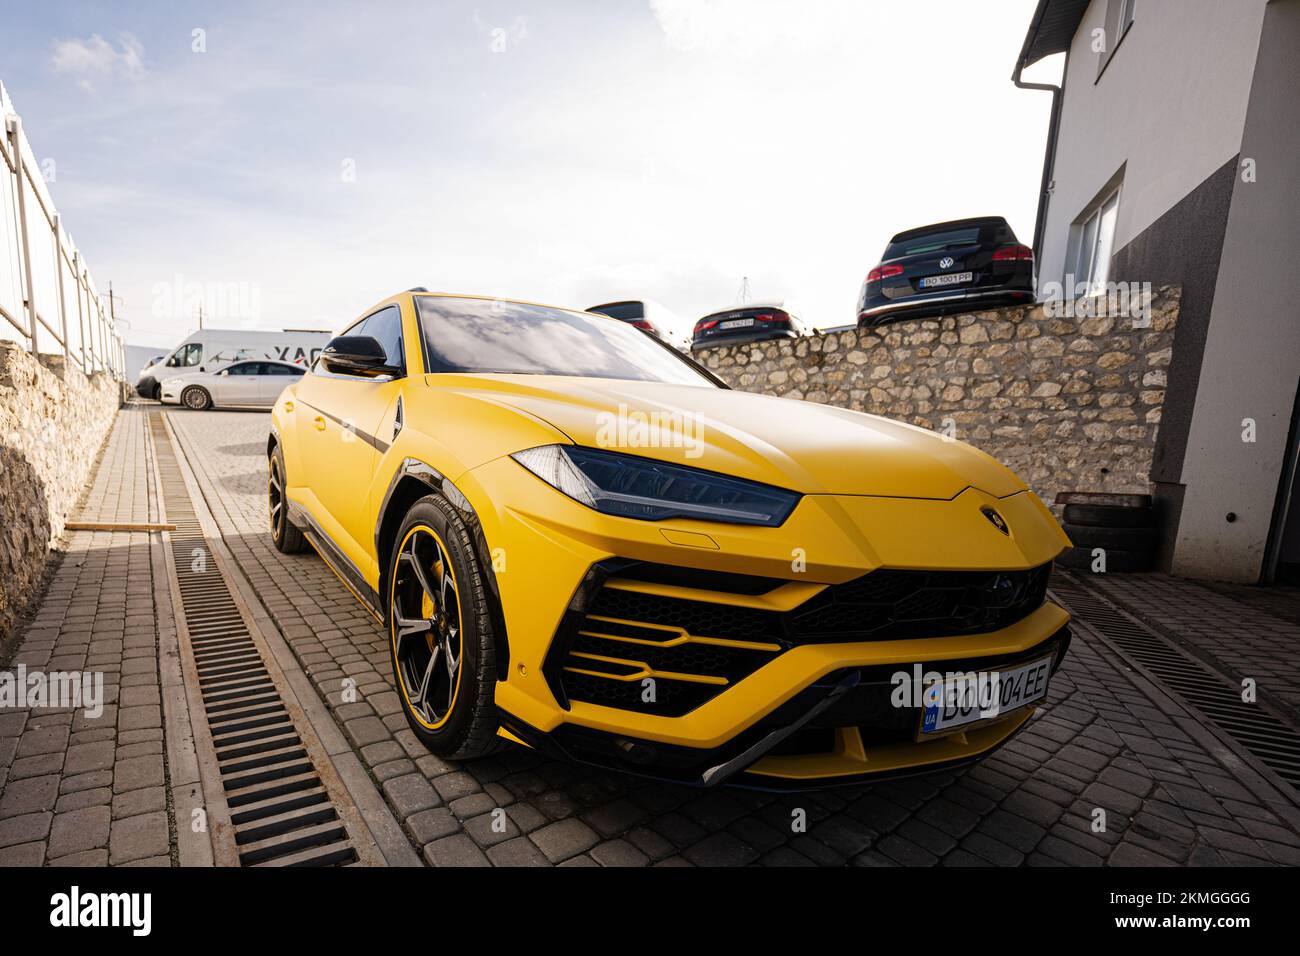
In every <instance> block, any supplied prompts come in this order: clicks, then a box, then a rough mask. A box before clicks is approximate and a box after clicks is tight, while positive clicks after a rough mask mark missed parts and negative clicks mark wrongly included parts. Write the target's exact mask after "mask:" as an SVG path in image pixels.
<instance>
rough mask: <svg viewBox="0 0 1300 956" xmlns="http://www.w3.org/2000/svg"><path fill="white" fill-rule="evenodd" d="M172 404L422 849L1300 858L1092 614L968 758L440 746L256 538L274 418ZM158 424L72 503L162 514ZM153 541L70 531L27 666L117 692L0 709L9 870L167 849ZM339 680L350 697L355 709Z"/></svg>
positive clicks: (114, 455) (314, 575) (232, 530)
mask: <svg viewBox="0 0 1300 956" xmlns="http://www.w3.org/2000/svg"><path fill="white" fill-rule="evenodd" d="M168 414H169V415H170V418H171V421H172V423H173V425H174V426H175V428H176V431H177V433H178V435H179V437H180V439H181V441H182V446H183V448H184V449H185V451H186V453H187V457H188V458H189V460H190V463H191V465H192V466H193V467H194V469H195V472H196V474H197V475H198V478H199V481H200V484H201V485H202V486H203V490H204V495H205V498H206V499H207V503H208V506H209V507H210V508H211V509H212V511H213V514H214V516H215V518H216V520H217V522H218V524H219V526H220V527H221V529H222V534H223V536H224V537H225V541H226V545H227V546H228V547H229V549H230V551H231V553H232V554H233V556H234V558H235V559H236V561H237V563H238V565H239V566H240V569H241V570H242V572H243V573H244V574H245V575H246V576H247V578H248V579H249V581H250V582H251V583H252V585H253V587H254V588H255V590H256V591H257V592H258V594H259V596H260V599H261V600H262V602H263V604H264V606H265V608H266V609H267V612H268V613H269V614H270V616H271V618H272V619H273V620H274V622H275V624H276V626H277V627H278V628H279V630H280V631H281V633H282V634H283V635H284V637H285V638H286V640H287V642H288V643H289V645H290V647H291V648H292V650H293V653H294V654H295V655H296V656H297V657H298V659H299V662H300V663H301V665H302V667H303V669H304V670H305V671H306V673H307V674H308V675H309V676H310V678H311V680H312V682H313V684H314V686H315V687H316V689H317V691H318V693H319V694H320V696H321V698H322V699H323V700H324V701H325V702H326V704H327V706H328V708H329V709H330V711H331V712H332V714H333V716H334V718H335V719H336V720H337V722H338V724H339V726H340V727H341V728H342V729H343V732H344V733H345V735H346V736H347V738H348V739H349V740H350V741H351V742H352V744H353V745H354V747H355V748H356V751H357V753H358V754H359V755H360V757H361V760H362V762H363V764H364V765H365V767H366V768H367V769H368V771H369V773H370V774H371V775H372V776H373V778H374V780H375V781H376V782H377V784H378V785H379V787H380V789H381V792H382V793H383V795H384V797H385V799H386V800H387V801H388V803H389V805H390V807H391V809H392V810H393V812H394V814H395V815H396V817H397V818H398V820H400V821H401V824H402V826H403V828H404V830H405V832H406V834H407V836H408V837H409V838H410V840H411V841H412V844H413V845H414V846H415V847H416V848H417V850H419V851H420V852H421V853H422V854H423V857H424V859H425V860H426V861H427V862H428V863H430V864H434V865H455V864H474V865H484V864H496V865H511V864H530V865H531V864H536V865H548V864H559V865H565V866H592V865H649V864H658V865H690V864H698V865H718V864H751V863H761V864H771V865H781V864H789V865H814V864H831V865H838V864H845V863H852V864H858V865H869V866H872V865H895V864H920V865H933V864H943V865H990V864H993V865H1018V864H1029V865H1099V864H1103V863H1104V864H1110V865H1141V864H1172V865H1178V864H1247V865H1249V864H1260V865H1269V864H1279V863H1282V864H1297V863H1300V811H1297V809H1296V806H1295V804H1294V803H1293V802H1291V800H1290V798H1288V797H1285V796H1283V795H1281V794H1279V793H1278V792H1277V791H1276V790H1274V789H1273V788H1272V787H1271V786H1270V785H1269V784H1268V783H1267V782H1266V781H1263V780H1262V779H1261V778H1259V777H1258V775H1256V774H1254V773H1253V772H1252V771H1251V770H1250V768H1249V766H1247V765H1244V764H1243V763H1242V762H1241V761H1240V760H1239V759H1238V758H1237V757H1236V756H1235V755H1234V754H1232V753H1231V752H1229V751H1227V750H1225V749H1224V748H1223V747H1222V746H1221V745H1219V744H1218V743H1217V742H1216V741H1215V740H1214V739H1213V738H1211V737H1209V736H1208V735H1207V734H1206V733H1204V731H1203V729H1202V728H1201V726H1200V725H1199V724H1197V723H1196V722H1195V721H1194V720H1192V719H1190V718H1189V717H1188V715H1187V714H1186V713H1185V712H1184V711H1182V710H1181V709H1180V708H1178V707H1177V706H1171V705H1170V704H1169V702H1168V701H1167V700H1165V699H1163V698H1162V697H1161V695H1158V694H1157V695H1152V694H1149V693H1148V692H1147V690H1146V689H1145V685H1144V684H1143V682H1142V681H1141V680H1140V679H1137V678H1136V677H1135V676H1134V675H1133V674H1132V673H1131V671H1130V670H1129V669H1128V668H1127V667H1126V666H1125V664H1124V662H1123V661H1122V660H1120V659H1118V658H1117V657H1116V656H1115V654H1114V652H1112V651H1111V650H1110V649H1109V648H1108V647H1107V646H1106V645H1105V644H1103V643H1102V642H1100V641H1099V640H1096V639H1095V638H1093V637H1092V636H1091V635H1090V634H1088V633H1087V632H1086V631H1085V630H1083V629H1079V630H1078V631H1077V632H1076V638H1075V642H1074V644H1073V646H1072V648H1071V652H1070V655H1069V657H1068V658H1067V661H1066V663H1065V666H1064V668H1063V669H1062V671H1061V672H1060V673H1059V674H1058V676H1057V677H1056V679H1055V680H1054V681H1053V685H1052V691H1051V696H1050V699H1049V701H1048V703H1047V705H1046V706H1044V707H1042V708H1040V709H1039V711H1038V713H1037V714H1036V715H1035V717H1034V718H1033V719H1032V720H1031V722H1030V724H1029V726H1028V727H1027V728H1026V730H1025V731H1024V732H1022V733H1021V734H1020V735H1019V736H1018V737H1016V738H1015V739H1014V740H1013V741H1012V742H1011V743H1010V744H1008V745H1007V746H1006V747H1004V748H1003V749H1001V750H1000V751H998V752H997V753H996V754H994V755H993V756H992V757H990V758H989V759H988V760H986V761H984V762H983V763H981V764H980V765H978V766H976V767H973V768H970V769H968V770H965V771H961V772H949V773H945V774H940V775H935V776H928V777H923V778H911V779H907V780H900V781H893V782H885V783H880V784H875V785H872V786H868V787H857V788H846V789H840V790H833V791H827V792H823V793H814V794H800V795H790V796H776V795H771V794H762V793H753V792H748V791H739V790H728V789H721V790H713V791H700V790H693V789H689V788H684V787H674V786H666V785H660V784H654V783H648V782H646V781H642V780H638V779H635V778H630V777H624V776H621V775H618V774H611V773H604V772H600V771H594V770H592V769H590V768H585V767H580V766H574V765H570V764H566V763H559V762H556V761H552V760H549V759H545V758H542V757H540V756H539V755H537V754H535V753H532V752H530V751H528V750H526V749H524V748H522V747H515V746H511V747H509V748H507V749H506V750H504V751H502V752H500V753H498V754H496V755H494V756H492V757H490V758H487V759H484V760H480V761H474V762H471V763H465V764H454V763H450V762H446V761H442V760H440V759H438V758H437V757H434V756H433V755H431V754H429V753H428V752H427V751H425V750H424V749H423V748H422V747H421V746H420V745H419V743H418V742H417V741H416V740H415V738H414V736H413V735H412V734H411V733H410V731H409V730H408V729H407V726H406V723H405V720H404V719H403V717H402V714H401V711H400V709H399V704H398V700H397V696H396V694H395V693H394V691H393V687H392V683H391V680H390V675H389V664H388V652H387V647H386V641H385V635H384V633H383V632H382V630H381V629H380V628H379V627H378V626H377V625H376V623H375V622H374V620H373V619H372V618H371V617H370V616H369V615H368V614H367V613H366V612H365V611H364V610H363V609H362V608H361V606H360V605H359V604H358V603H357V601H356V599H355V598H353V597H352V595H351V594H350V593H349V592H348V591H347V590H346V588H344V586H343V585H342V584H341V583H340V582H339V581H338V580H337V579H336V578H335V577H334V575H333V573H332V572H331V571H330V570H329V569H328V568H327V567H326V566H325V565H324V564H323V563H322V562H321V561H320V559H319V558H317V557H316V556H315V555H312V554H307V555H294V556H288V555H282V554H280V553H279V552H277V551H275V550H274V548H273V547H272V546H271V544H270V540H269V538H268V536H267V535H266V534H265V533H264V531H263V529H264V528H265V527H266V511H265V507H266V506H265V489H266V484H265V482H266V478H265V474H266V472H265V459H264V449H265V441H266V434H267V416H265V415H264V414H258V413H237V412H208V413H187V412H179V411H176V412H169V413H168ZM144 418H145V416H144V415H143V414H141V413H140V412H139V411H134V410H131V411H127V412H124V413H123V415H121V416H120V417H119V420H118V424H117V426H116V427H115V430H114V433H113V436H112V439H111V441H110V444H109V447H108V449H107V451H106V454H105V457H104V459H103V462H102V463H101V466H100V468H99V472H98V475H97V478H96V480H95V483H94V487H93V488H92V490H91V492H90V493H89V495H88V497H87V501H86V504H85V510H84V513H83V515H82V516H81V517H83V518H88V517H102V516H109V515H111V516H113V517H115V518H116V519H117V520H143V519H144V518H145V517H147V516H149V515H150V514H152V512H153V509H152V507H151V505H150V501H149V493H148V491H147V489H148V487H149V484H148V481H147V480H146V479H147V477H148V476H147V474H146V472H145V469H144V465H143V463H144V461H145V454H144V432H143V427H144V425H143V423H144ZM149 548H150V545H149V542H148V540H147V536H146V535H142V534H126V533H121V532H115V533H111V534H109V533H93V534H92V533H90V532H77V533H75V534H74V535H73V536H72V537H71V539H70V541H69V543H68V550H69V553H68V556H67V557H66V558H65V559H64V561H63V563H62V565H61V567H60V568H59V571H58V573H57V575H56V576H55V578H54V582H53V584H52V586H51V589H50V592H49V594H48V596H47V597H46V600H45V603H44V605H43V606H42V608H41V610H40V611H39V613H38V615H37V617H36V618H35V620H34V621H33V622H32V624H31V626H30V627H29V629H28V630H27V632H26V634H25V635H24V637H23V642H22V644H21V646H20V649H19V652H18V657H17V658H16V659H15V661H14V663H15V664H17V663H19V662H23V663H26V664H28V666H30V667H53V666H56V665H57V666H61V667H65V668H68V667H76V668H79V667H83V666H84V667H89V668H93V669H102V670H104V671H105V683H106V694H108V695H109V700H110V703H109V705H108V706H107V707H106V709H105V713H104V715H103V716H102V717H101V718H100V719H99V720H98V721H96V722H89V721H87V720H86V719H85V718H84V717H82V716H81V715H74V714H72V713H62V712H51V711H36V712H33V713H31V714H28V713H27V712H23V711H18V712H13V711H0V864H21V863H27V864H39V863H41V862H55V861H63V862H72V861H76V862H86V863H95V864H102V863H105V862H112V863H126V862H157V863H166V862H168V861H169V859H171V858H174V856H175V846H174V840H173V839H172V838H171V837H169V833H170V832H174V824H173V823H172V821H171V820H170V816H169V811H168V807H167V794H168V791H167V789H166V787H165V785H164V776H165V774H166V772H167V770H168V768H167V766H166V761H165V749H164V746H163V743H164V742H163V740H162V730H161V725H162V721H161V719H160V715H159V706H158V696H157V691H158V683H159V680H158V676H157V675H158V663H159V662H158V656H157V655H158V646H159V642H160V639H161V638H162V637H165V635H166V633H167V632H166V627H167V624H166V622H165V621H163V620H160V618H165V617H168V616H169V615H170V609H169V608H165V609H163V611H164V612H165V613H162V614H159V613H156V612H155V609H154V606H153V599H152V596H151V589H152V587H153V583H152V578H151V562H150V556H149ZM1114 580H1116V581H1119V580H1122V579H1118V578H1116V579H1114ZM1134 580H1137V579H1134ZM1167 587H1168V588H1169V589H1170V590H1169V591H1168V592H1167V593H1166V592H1165V591H1163V590H1162V591H1160V592H1159V594H1158V595H1155V596H1152V597H1151V598H1150V600H1153V601H1157V600H1158V602H1160V603H1159V607H1161V608H1164V607H1165V606H1166V605H1169V604H1173V605H1177V604H1179V603H1180V601H1182V600H1183V595H1182V590H1181V589H1183V588H1194V587H1195V586H1194V585H1187V584H1185V583H1183V582H1177V581H1170V582H1169V583H1168V584H1167ZM1216 597H1219V600H1224V599H1223V598H1222V597H1221V596H1216ZM1143 600H1147V599H1146V598H1143ZM1168 626H1170V627H1175V626H1179V624H1178V622H1177V621H1176V620H1172V619H1171V622H1170V624H1169V625H1168ZM1225 626H1226V623H1225ZM1228 633H1230V634H1232V637H1231V638H1229V639H1228V640H1226V641H1221V642H1220V643H1223V644H1225V646H1232V645H1233V644H1234V643H1235V632H1228ZM1204 639H1205V641H1206V642H1207V643H1209V642H1210V641H1211V635H1210V634H1208V633H1207V634H1206V635H1205V637H1204ZM164 646H165V642H164ZM1224 653H1225V654H1226V651H1225V652H1224ZM345 678H352V679H354V680H355V682H356V687H357V690H358V692H359V695H358V700H359V702H357V703H351V704H346V703H343V702H342V695H341V690H342V682H343V680H344V679H345ZM1280 679H1285V678H1280ZM150 691H152V693H150ZM128 701H129V703H128ZM498 808H501V809H504V811H505V818H506V821H507V824H506V827H505V830H504V832H499V828H494V827H493V825H492V823H493V820H494V815H493V813H492V811H493V810H495V809H498ZM1098 810H1101V811H1104V812H1105V823H1106V826H1105V829H1104V831H1100V832H1098V831H1096V830H1094V825H1095V821H1096V820H1097V819H1098V815H1097V811H1098ZM87 811H88V812H87ZM799 811H802V815H806V821H807V825H806V829H805V830H798V829H796V828H795V827H794V826H793V825H792V821H793V820H795V819H796V818H797V817H798V816H800V813H799ZM76 814H82V815H81V816H77V815H76Z"/></svg>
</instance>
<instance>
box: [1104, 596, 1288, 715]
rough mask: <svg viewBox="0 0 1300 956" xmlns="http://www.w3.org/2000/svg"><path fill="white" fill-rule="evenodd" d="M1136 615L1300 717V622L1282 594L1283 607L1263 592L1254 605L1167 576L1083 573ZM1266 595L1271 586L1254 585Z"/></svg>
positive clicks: (1111, 597)
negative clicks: (1292, 618)
mask: <svg viewBox="0 0 1300 956" xmlns="http://www.w3.org/2000/svg"><path fill="white" fill-rule="evenodd" d="M1080 577H1081V578H1082V579H1084V580H1085V581H1086V583H1088V584H1089V585H1091V586H1092V587H1094V588H1096V589H1097V590H1099V591H1100V592H1101V593H1103V594H1104V595H1106V597H1108V598H1110V599H1111V600H1112V601H1113V602H1115V603H1116V604H1118V605H1120V606H1121V607H1123V608H1124V609H1125V610H1127V611H1128V612H1129V613H1130V614H1132V615H1133V616H1134V617H1137V618H1140V619H1141V620H1143V621H1144V622H1146V623H1147V624H1151V625H1153V626H1154V627H1156V628H1157V629H1159V630H1161V631H1164V632H1165V634H1167V635H1168V636H1170V637H1172V638H1174V639H1175V640H1176V641H1178V642H1180V643H1182V644H1184V645H1186V646H1188V647H1189V648H1190V649H1191V650H1192V651H1193V652H1194V653H1196V654H1197V655H1198V656H1200V657H1201V658H1202V659H1203V660H1206V661H1208V662H1209V663H1212V664H1215V665H1217V666H1218V668H1219V670H1221V671H1223V672H1224V673H1227V674H1229V675H1231V676H1232V677H1234V678H1237V679H1238V680H1240V679H1242V678H1247V677H1249V678H1253V679H1254V680H1255V683H1256V685H1257V686H1258V688H1259V691H1260V694H1261V695H1262V696H1267V697H1269V698H1271V699H1272V700H1273V701H1275V702H1277V703H1279V704H1281V705H1282V706H1283V707H1284V708H1285V709H1286V710H1288V711H1289V712H1290V714H1291V716H1292V717H1293V718H1295V719H1296V720H1297V722H1300V624H1296V623H1294V622H1293V621H1290V620H1287V618H1286V617H1283V616H1280V615H1282V614H1286V615H1288V616H1289V614H1290V612H1291V610H1292V608H1291V606H1290V605H1291V600H1290V599H1289V598H1288V597H1286V596H1281V600H1279V601H1278V602H1277V603H1278V608H1277V610H1278V613H1271V611H1270V609H1269V606H1268V605H1267V604H1266V603H1264V601H1263V599H1262V597H1256V596H1255V595H1251V598H1252V601H1251V603H1250V604H1246V603H1243V602H1242V601H1240V600H1236V599H1234V598H1233V597H1231V596H1229V595H1228V594H1226V593H1223V592H1221V591H1219V590H1217V589H1214V588H1211V587H1205V586H1202V585H1199V584H1195V583H1192V582H1188V581H1183V580H1180V579H1178V578H1173V577H1170V576H1169V575H1167V574H1129V575H1106V574H1085V575H1080ZM1253 590H1254V591H1256V592H1259V594H1260V595H1261V596H1262V595H1267V594H1268V593H1269V589H1261V588H1255V589H1253Z"/></svg>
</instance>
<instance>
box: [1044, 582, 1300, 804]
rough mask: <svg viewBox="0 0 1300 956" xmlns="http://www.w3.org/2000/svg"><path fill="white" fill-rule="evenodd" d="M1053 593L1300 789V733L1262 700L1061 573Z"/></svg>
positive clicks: (1247, 749)
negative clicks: (1252, 699)
mask: <svg viewBox="0 0 1300 956" xmlns="http://www.w3.org/2000/svg"><path fill="white" fill-rule="evenodd" d="M1052 592H1053V593H1054V595H1055V596H1056V598H1057V600H1059V601H1060V602H1061V603H1062V604H1064V605H1065V606H1066V607H1067V608H1068V609H1069V610H1070V611H1071V613H1073V614H1075V615H1077V616H1078V617H1079V618H1081V619H1082V620H1083V622H1084V623H1086V624H1088V625H1090V626H1091V627H1092V628H1093V629H1095V630H1096V631H1097V632H1098V633H1099V634H1101V635H1102V637H1104V638H1106V639H1107V640H1108V641H1110V642H1111V643H1112V644H1113V645H1114V646H1115V647H1116V648H1118V649H1119V650H1120V651H1122V652H1123V653H1124V654H1125V655H1126V656H1128V657H1129V658H1131V659H1132V660H1133V661H1134V662H1135V663H1137V664H1139V665H1141V666H1142V668H1143V669H1145V670H1146V671H1148V672H1149V673H1150V674H1151V675H1152V676H1153V677H1155V678H1157V679H1158V680H1159V681H1160V683H1162V684H1164V685H1165V686H1166V687H1168V688H1169V689H1170V690H1172V691H1173V692H1174V693H1176V694H1177V695H1178V696H1179V697H1181V698H1182V699H1183V700H1184V701H1185V702H1186V703H1188V704H1190V705H1192V706H1193V707H1195V708H1196V709H1197V710H1198V711H1200V712H1201V713H1202V714H1204V715H1205V716H1206V717H1208V718H1209V719H1210V721H1211V722H1212V723H1213V724H1214V726H1215V727H1217V728H1218V729H1219V730H1220V731H1222V732H1223V733H1224V734H1225V735H1227V736H1228V737H1229V738H1231V739H1232V740H1234V741H1236V743H1237V744H1238V745H1239V746H1240V747H1241V748H1243V749H1244V750H1246V751H1247V752H1249V753H1251V754H1253V755H1254V756H1255V758H1256V759H1258V760H1259V762H1260V763H1262V764H1264V765H1265V766H1266V767H1268V768H1269V769H1270V770H1272V771H1273V772H1274V773H1275V774H1277V775H1278V776H1279V777H1281V778H1282V780H1284V781H1285V782H1287V783H1288V784H1290V785H1291V786H1292V787H1293V788H1295V789H1296V790H1300V735H1298V734H1297V733H1296V732H1295V731H1294V730H1293V729H1291V727H1289V726H1288V725H1287V724H1286V723H1284V722H1283V721H1282V720H1281V719H1280V718H1279V717H1276V716H1274V715H1273V714H1271V713H1269V712H1268V711H1267V710H1265V709H1264V708H1262V707H1261V706H1260V705H1259V704H1247V703H1246V702H1244V701H1243V700H1242V699H1241V693H1240V691H1239V690H1238V689H1237V688H1236V687H1235V685H1234V684H1232V683H1231V682H1230V681H1229V680H1228V679H1227V678H1225V677H1223V676H1222V675H1220V674H1218V673H1216V672H1215V671H1213V670H1211V669H1210V668H1209V667H1208V666H1206V665H1204V664H1202V663H1201V662H1200V661H1199V660H1197V659H1196V658H1194V657H1191V656H1190V655H1188V654H1187V653H1186V652H1185V651H1183V650H1182V649H1180V648H1178V647H1177V646H1175V645H1174V644H1172V643H1170V642H1169V641H1168V640H1166V639H1165V638H1164V637H1162V636H1161V635H1160V634H1159V633H1157V632H1156V631H1154V630H1152V629H1151V628H1149V627H1147V626H1146V625H1145V624H1143V623H1142V622H1141V621H1139V620H1138V619H1137V618H1135V617H1133V616H1132V615H1130V614H1128V613H1127V612H1126V611H1123V610H1121V609H1119V608H1117V607H1115V605H1113V604H1111V603H1110V602H1109V601H1107V600H1106V599H1105V598H1103V597H1102V596H1101V595H1099V594H1097V593H1096V592H1095V591H1093V590H1091V589H1090V588H1088V587H1086V586H1084V585H1083V584H1081V583H1080V582H1078V581H1077V580H1075V579H1074V578H1072V577H1069V576H1067V575H1065V574H1061V573H1060V572H1059V571H1058V573H1057V574H1055V575H1054V576H1053V578H1052Z"/></svg>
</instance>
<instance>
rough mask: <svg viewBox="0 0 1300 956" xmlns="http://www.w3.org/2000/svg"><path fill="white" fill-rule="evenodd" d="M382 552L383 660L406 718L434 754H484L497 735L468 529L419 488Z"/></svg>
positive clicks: (487, 628) (480, 582)
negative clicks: (385, 613)
mask: <svg viewBox="0 0 1300 956" xmlns="http://www.w3.org/2000/svg"><path fill="white" fill-rule="evenodd" d="M387 560H388V577H387V579H386V580H387V582H388V594H387V600H386V601H385V606H386V607H387V609H388V649H389V660H390V661H391V663H392V667H393V682H394V683H395V684H396V686H397V692H398V697H399V699H400V700H401V702H402V710H403V712H404V713H405V714H406V722H407V723H408V724H409V725H410V727H411V730H412V731H413V732H414V733H415V736H416V737H417V738H419V740H420V742H421V743H423V744H424V745H425V746H426V747H428V748H429V750H430V751H431V752H433V753H434V754H436V755H437V756H439V757H445V758H448V759H455V760H469V759H473V758H475V757H482V756H484V755H486V754H488V753H491V752H492V751H494V750H496V749H497V746H498V744H499V742H500V741H499V738H498V737H497V728H498V727H499V726H500V718H499V717H498V714H497V709H496V703H495V688H496V642H495V636H494V634H493V630H492V619H491V615H490V614H489V611H488V595H487V589H486V582H485V580H484V574H483V569H482V568H481V567H480V566H479V562H478V558H477V556H476V554H475V551H474V544H473V538H472V537H471V535H470V531H469V528H468V527H467V526H466V524H465V522H464V520H463V519H462V518H461V516H460V514H459V513H458V512H457V511H456V509H455V508H454V507H452V505H451V504H450V503H449V502H448V501H447V500H446V499H445V498H443V497H442V496H441V495H436V494H435V495H428V496H426V497H424V498H421V499H420V500H419V501H417V502H415V504H414V505H412V506H411V509H410V510H409V511H408V512H407V513H406V517H405V518H404V519H403V521H402V525H401V527H400V528H399V530H398V532H397V538H396V540H395V542H394V544H393V548H392V553H391V554H389V555H388V556H387ZM448 571H450V578H449V577H448V574H447V572H448ZM453 598H454V600H453ZM453 605H454V607H453ZM452 660H454V661H455V666H454V672H453V669H452V667H451V666H450V665H449V663H448V662H449V661H452Z"/></svg>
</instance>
